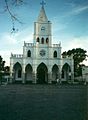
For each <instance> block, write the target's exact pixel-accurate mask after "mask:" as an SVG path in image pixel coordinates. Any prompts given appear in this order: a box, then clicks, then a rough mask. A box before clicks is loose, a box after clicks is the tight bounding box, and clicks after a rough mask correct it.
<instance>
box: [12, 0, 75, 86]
mask: <svg viewBox="0 0 88 120" xmlns="http://www.w3.org/2000/svg"><path fill="white" fill-rule="evenodd" d="M44 4H45V3H44V1H42V2H41V5H42V6H41V10H40V13H39V16H38V18H37V20H36V22H34V34H33V43H26V42H24V45H23V54H11V57H10V77H11V78H12V79H11V82H12V83H13V82H21V83H35V84H51V83H54V82H57V81H60V82H62V81H69V80H70V81H74V60H73V57H72V56H71V57H65V58H62V55H61V43H59V44H52V23H51V21H49V20H48V18H47V16H46V13H45V9H44Z"/></svg>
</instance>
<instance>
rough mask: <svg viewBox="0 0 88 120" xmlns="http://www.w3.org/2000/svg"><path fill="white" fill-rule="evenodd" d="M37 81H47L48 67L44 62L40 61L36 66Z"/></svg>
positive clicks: (45, 82)
mask: <svg viewBox="0 0 88 120" xmlns="http://www.w3.org/2000/svg"><path fill="white" fill-rule="evenodd" d="M37 83H38V84H47V83H48V69H47V67H46V65H45V64H44V63H41V64H40V65H39V66H38V68H37Z"/></svg>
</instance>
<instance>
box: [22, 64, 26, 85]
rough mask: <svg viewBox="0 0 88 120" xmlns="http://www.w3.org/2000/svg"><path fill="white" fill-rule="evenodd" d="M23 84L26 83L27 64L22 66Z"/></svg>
mask: <svg viewBox="0 0 88 120" xmlns="http://www.w3.org/2000/svg"><path fill="white" fill-rule="evenodd" d="M22 83H23V84H24V83H25V64H23V66H22Z"/></svg>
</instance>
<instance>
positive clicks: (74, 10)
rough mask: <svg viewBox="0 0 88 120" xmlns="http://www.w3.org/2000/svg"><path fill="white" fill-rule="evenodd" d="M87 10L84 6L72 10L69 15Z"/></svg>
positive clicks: (87, 7) (87, 6)
mask: <svg viewBox="0 0 88 120" xmlns="http://www.w3.org/2000/svg"><path fill="white" fill-rule="evenodd" d="M85 10H88V5H86V6H80V7H77V8H75V9H73V10H72V12H71V14H74V15H75V14H80V13H81V12H83V11H85Z"/></svg>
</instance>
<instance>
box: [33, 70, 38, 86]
mask: <svg viewBox="0 0 88 120" xmlns="http://www.w3.org/2000/svg"><path fill="white" fill-rule="evenodd" d="M32 77H33V83H34V84H36V83H37V73H36V71H33V76H32Z"/></svg>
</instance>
